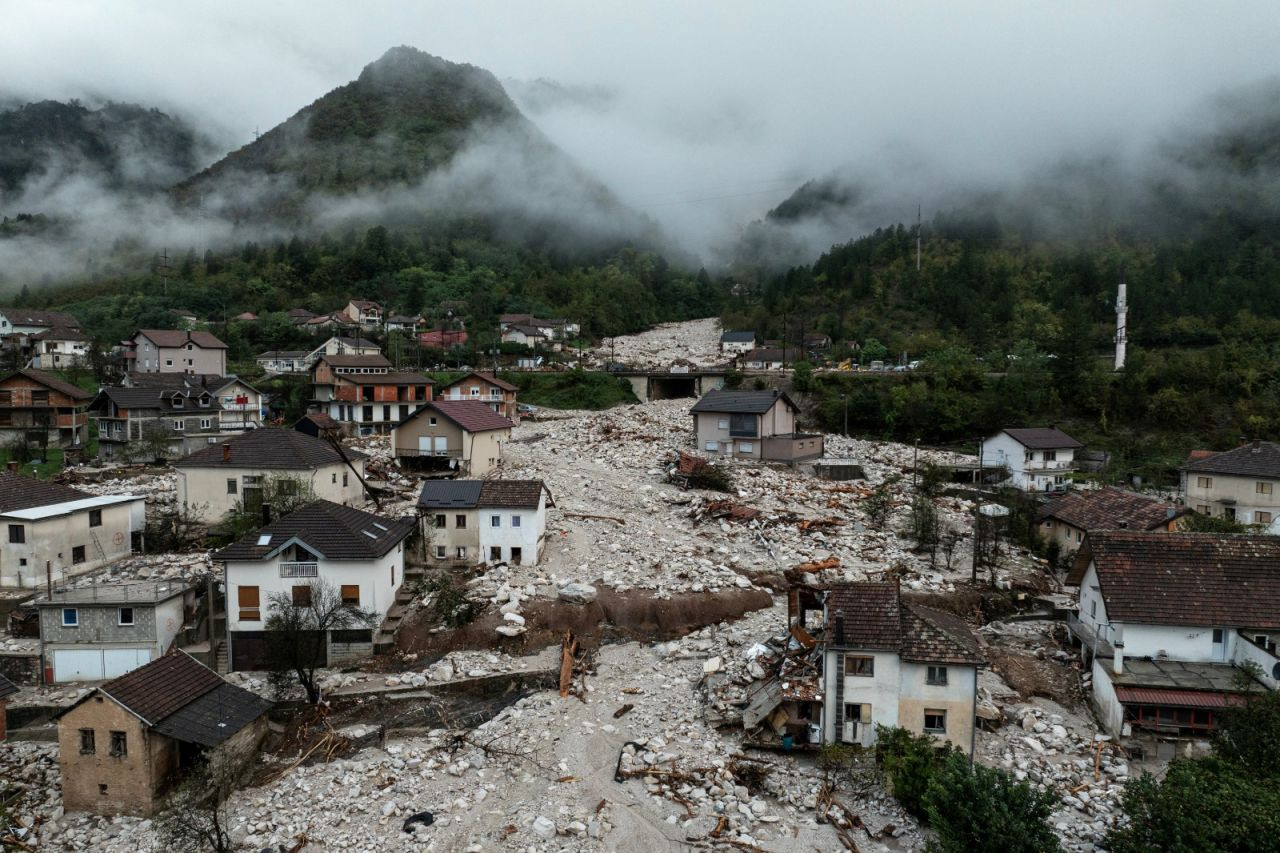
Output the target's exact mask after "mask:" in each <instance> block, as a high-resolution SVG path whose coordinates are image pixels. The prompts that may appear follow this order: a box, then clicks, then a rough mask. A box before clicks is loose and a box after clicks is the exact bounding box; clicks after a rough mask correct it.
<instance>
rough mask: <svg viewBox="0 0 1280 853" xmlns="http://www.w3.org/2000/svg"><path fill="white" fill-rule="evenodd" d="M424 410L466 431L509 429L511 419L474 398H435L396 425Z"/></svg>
mask: <svg viewBox="0 0 1280 853" xmlns="http://www.w3.org/2000/svg"><path fill="white" fill-rule="evenodd" d="M426 411H434V412H437V413H439V414H441V415H443V416H444V417H446V418H448V419H449V420H451V421H453V422H454V423H455V424H457V425H458V426H460V427H462V428H463V429H464V430H466V431H467V432H489V431H490V430H495V429H511V428H512V427H514V426H515V424H513V423H512V422H511V421H509V420H507V419H506V418H504V417H503V416H502V415H500V414H498V413H497V412H495V411H494V410H493V409H490V408H489V407H488V406H487V405H485V404H484V403H481V402H478V401H476V400H436V401H435V402H432V403H427V404H426V405H425V406H423V407H422V408H420V409H418V410H417V411H415V412H412V413H410V414H409V416H408V417H407V418H405V419H404V420H402V421H400V423H398V424H396V426H404V425H405V424H407V423H409V422H410V421H412V420H413V419H414V418H416V417H418V416H419V415H421V414H422V413H423V412H426Z"/></svg>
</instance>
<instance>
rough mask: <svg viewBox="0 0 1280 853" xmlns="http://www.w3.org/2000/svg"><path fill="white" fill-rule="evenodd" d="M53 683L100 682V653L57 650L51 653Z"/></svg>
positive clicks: (95, 651) (92, 650) (88, 650)
mask: <svg viewBox="0 0 1280 853" xmlns="http://www.w3.org/2000/svg"><path fill="white" fill-rule="evenodd" d="M53 680H54V681H101V680H102V652H100V651H99V650H97V649H87V650H84V651H81V650H79V649H58V650H56V651H54V653H53Z"/></svg>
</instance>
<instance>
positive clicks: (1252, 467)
mask: <svg viewBox="0 0 1280 853" xmlns="http://www.w3.org/2000/svg"><path fill="white" fill-rule="evenodd" d="M1183 470H1185V471H1194V472H1196V473H1205V474H1235V475H1238V476H1241V477H1265V478H1268V479H1277V478H1280V444H1274V443H1272V442H1270V441H1255V442H1251V443H1250V444H1245V445H1243V446H1241V447H1237V448H1236V449H1235V450H1227V451H1224V452H1222V453H1215V454H1213V455H1212V456H1209V457H1206V458H1203V459H1192V460H1191V461H1189V462H1187V464H1186V465H1185V466H1183Z"/></svg>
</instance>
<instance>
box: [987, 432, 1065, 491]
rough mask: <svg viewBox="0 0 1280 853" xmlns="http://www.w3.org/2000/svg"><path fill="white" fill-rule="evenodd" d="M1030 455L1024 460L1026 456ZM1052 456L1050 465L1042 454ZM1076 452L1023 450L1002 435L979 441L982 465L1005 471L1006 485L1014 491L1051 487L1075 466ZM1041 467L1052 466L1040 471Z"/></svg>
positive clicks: (1020, 446) (1011, 439)
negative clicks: (1004, 468) (1002, 467)
mask: <svg viewBox="0 0 1280 853" xmlns="http://www.w3.org/2000/svg"><path fill="white" fill-rule="evenodd" d="M1028 453H1030V454H1031V460H1030V461H1028V460H1027V458H1026V455H1027V454H1028ZM1046 453H1052V454H1054V456H1055V458H1054V461H1053V462H1052V463H1046V462H1045V454H1046ZM1075 455H1076V452H1075V450H1074V449H1073V448H1056V449H1054V448H1051V449H1050V450H1047V451H1045V450H1030V449H1028V448H1026V447H1023V446H1022V445H1021V444H1019V443H1018V442H1017V441H1015V440H1014V438H1013V437H1012V436H1010V435H1009V434H1008V433H1006V432H1001V433H999V434H997V435H994V436H992V437H991V438H987V439H985V440H983V442H982V463H983V465H984V466H1000V465H1003V466H1004V467H1006V468H1008V469H1009V475H1010V476H1009V484H1010V485H1011V486H1013V487H1014V488H1017V489H1023V490H1027V489H1030V488H1033V487H1034V488H1035V489H1036V490H1037V491H1044V490H1045V489H1048V488H1050V487H1052V486H1053V485H1054V482H1055V481H1056V480H1058V478H1064V477H1066V475H1067V473H1068V472H1069V471H1070V470H1071V467H1072V466H1073V465H1074V463H1075ZM1045 464H1052V465H1055V466H1060V467H1055V468H1052V469H1050V470H1042V466H1044V465H1045Z"/></svg>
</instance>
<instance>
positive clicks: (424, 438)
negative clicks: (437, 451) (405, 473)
mask: <svg viewBox="0 0 1280 853" xmlns="http://www.w3.org/2000/svg"><path fill="white" fill-rule="evenodd" d="M418 455H419V456H430V455H431V436H429V435H420V436H418Z"/></svg>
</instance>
